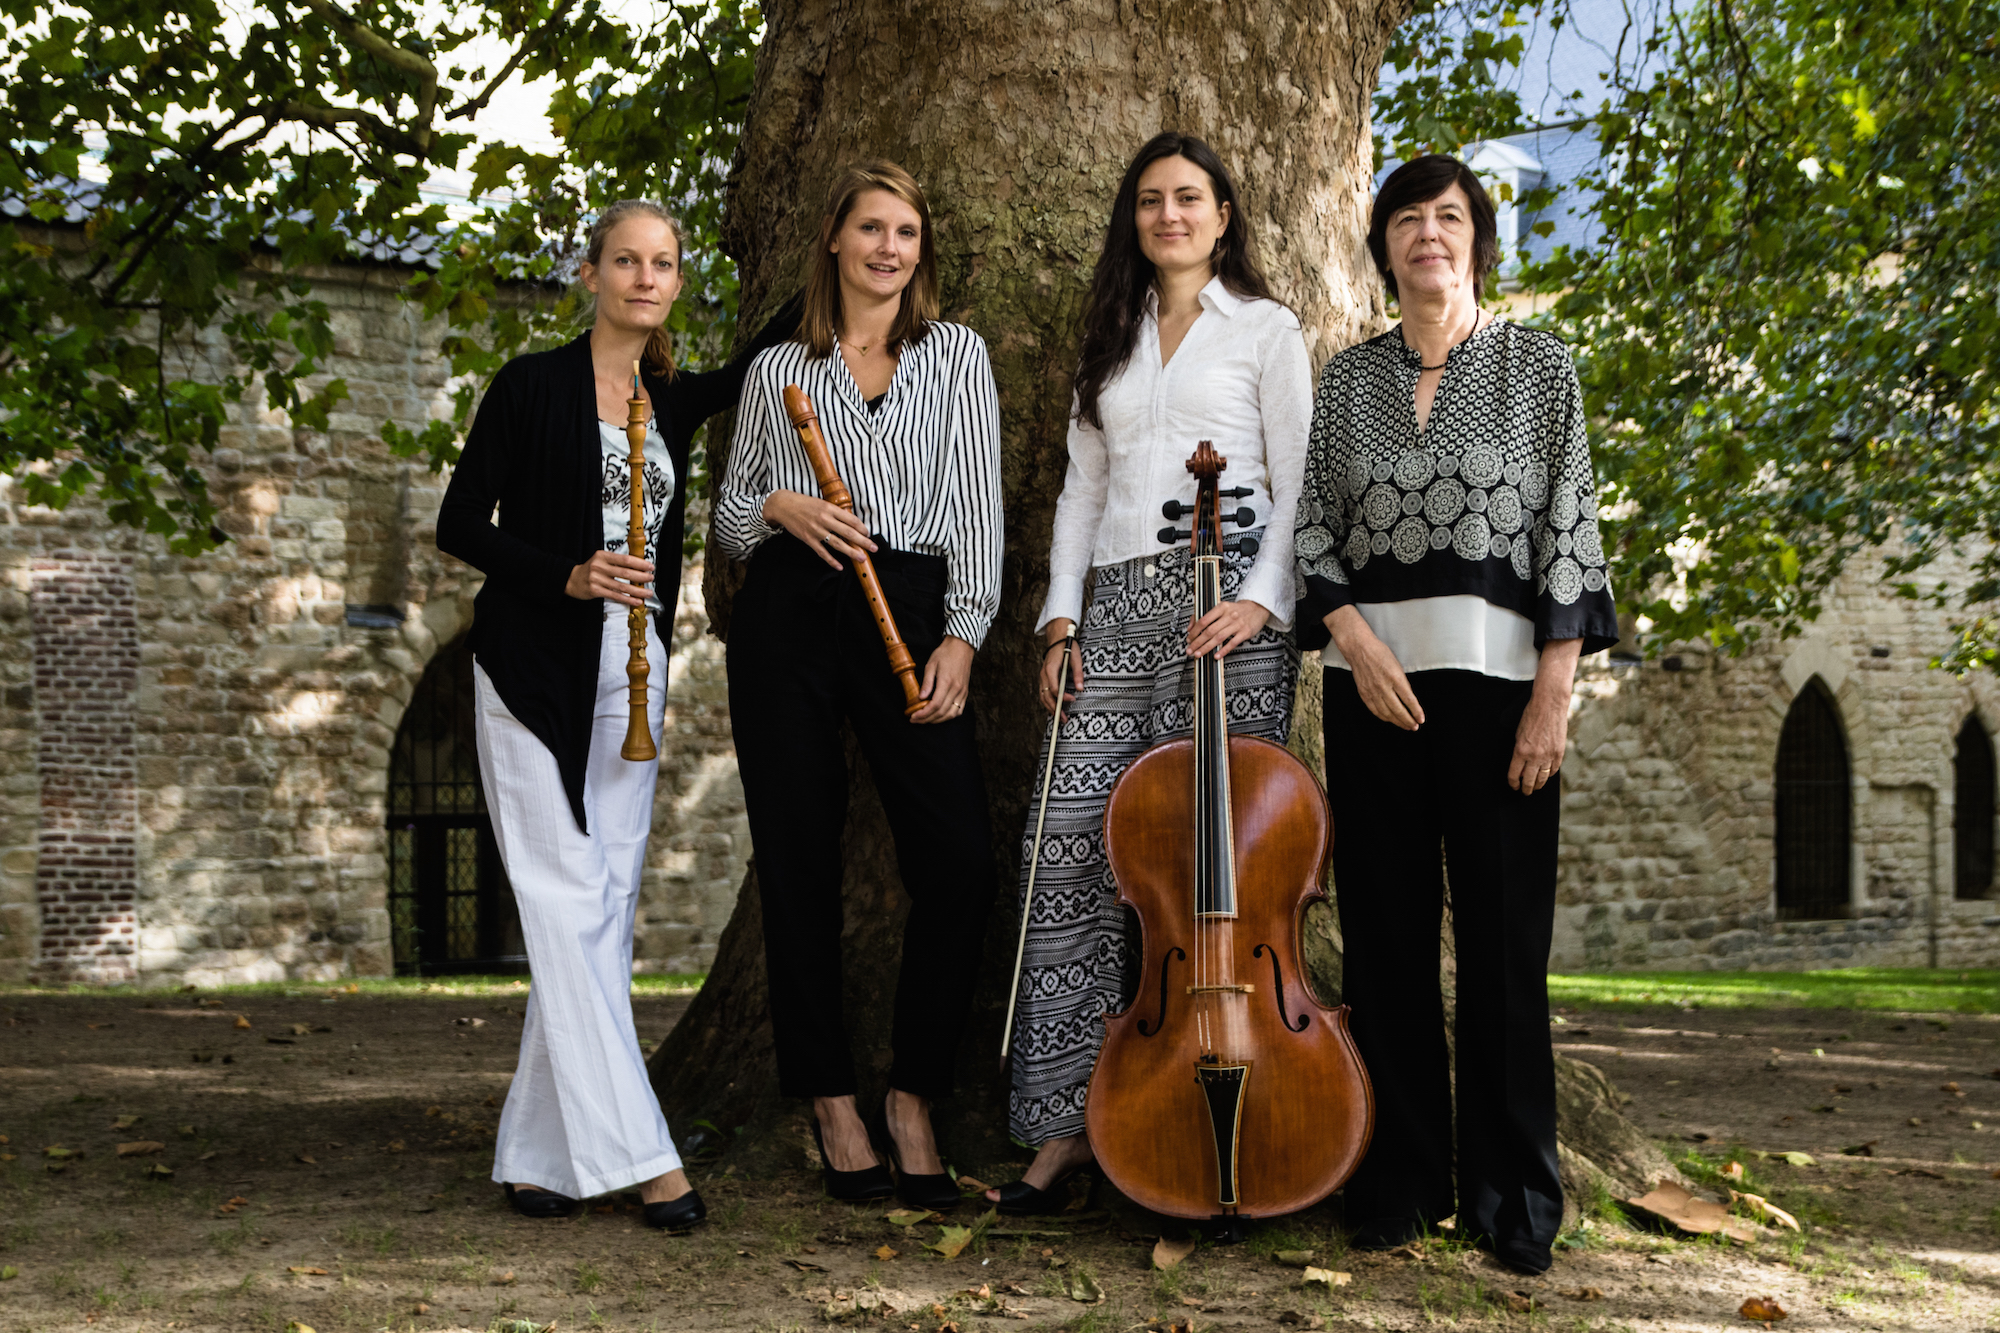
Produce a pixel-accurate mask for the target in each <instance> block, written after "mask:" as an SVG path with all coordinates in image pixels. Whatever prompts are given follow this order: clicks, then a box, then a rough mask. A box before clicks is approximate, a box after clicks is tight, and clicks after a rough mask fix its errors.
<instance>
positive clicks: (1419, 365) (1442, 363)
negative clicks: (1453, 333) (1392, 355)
mask: <svg viewBox="0 0 2000 1333" xmlns="http://www.w3.org/2000/svg"><path fill="white" fill-rule="evenodd" d="M1485 313H1486V312H1485V311H1484V310H1478V311H1474V312H1473V315H1472V333H1477V332H1479V317H1480V316H1481V315H1484V314H1485ZM1472 333H1468V334H1466V335H1465V336H1464V337H1463V338H1461V339H1459V340H1458V346H1459V347H1463V346H1465V345H1466V344H1467V343H1469V342H1471V341H1472ZM1456 350H1457V348H1454V349H1453V351H1456ZM1450 364H1451V353H1450V352H1447V353H1445V358H1444V360H1442V361H1440V362H1438V363H1437V364H1436V365H1434V366H1427V365H1425V364H1424V359H1423V357H1422V356H1419V357H1418V358H1417V369H1418V370H1443V369H1444V368H1445V367H1446V366H1448V365H1450Z"/></svg>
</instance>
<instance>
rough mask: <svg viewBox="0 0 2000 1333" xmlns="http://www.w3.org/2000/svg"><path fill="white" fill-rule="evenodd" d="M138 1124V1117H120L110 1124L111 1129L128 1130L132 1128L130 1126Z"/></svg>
mask: <svg viewBox="0 0 2000 1333" xmlns="http://www.w3.org/2000/svg"><path fill="white" fill-rule="evenodd" d="M138 1123H139V1117H138V1116H136V1115H121V1116H119V1117H118V1118H117V1119H116V1120H114V1121H112V1122H111V1128H113V1129H130V1128H132V1126H134V1125H136V1124H138Z"/></svg>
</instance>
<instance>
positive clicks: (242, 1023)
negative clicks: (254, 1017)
mask: <svg viewBox="0 0 2000 1333" xmlns="http://www.w3.org/2000/svg"><path fill="white" fill-rule="evenodd" d="M236 1026H237V1027H239V1028H247V1027H249V1026H250V1020H249V1019H247V1018H245V1017H244V1016H243V1015H241V1014H238V1015H236Z"/></svg>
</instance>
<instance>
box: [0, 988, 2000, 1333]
mask: <svg viewBox="0 0 2000 1333" xmlns="http://www.w3.org/2000/svg"><path fill="white" fill-rule="evenodd" d="M524 998H525V997H523V996H515V997H510V996H508V995H505V994H500V995H490V996H482V997H479V998H470V999H469V998H465V997H463V996H438V995H415V996H410V997H400V996H398V997H384V996H371V995H349V994H345V993H332V992H329V991H327V990H324V989H318V990H301V991H300V992H298V993H296V994H292V995H285V996H276V995H271V996H256V997H254V998H242V997H235V998H227V999H223V1000H221V1001H220V1002H210V1003H203V1002H202V1001H201V997H199V996H192V995H182V994H169V995H161V994H155V995H150V996H149V995H144V994H134V993H131V992H125V993H118V994H106V995H53V994H33V993H15V994H0V1135H5V1136H6V1137H5V1139H4V1141H0V1157H4V1158H5V1159H7V1160H4V1161H0V1329H7V1330H14V1329H37V1330H41V1329H81V1328H84V1327H86V1326H89V1327H91V1328H93V1329H103V1330H111V1329H116V1330H148V1331H151V1330H162V1329H174V1328H181V1329H208V1328H227V1329H257V1330H267V1331H268V1333H283V1331H284V1330H285V1329H286V1327H287V1325H288V1324H290V1323H291V1322H293V1321H296V1322H298V1323H299V1324H302V1325H305V1326H308V1327H311V1328H314V1329H317V1330H319V1333H335V1331H336V1330H376V1329H396V1330H406V1329H407V1330H445V1329H487V1328H490V1327H500V1328H502V1329H506V1328H508V1321H515V1320H526V1321H533V1323H534V1324H536V1325H542V1324H546V1323H548V1322H549V1321H557V1325H558V1329H559V1330H563V1331H565V1333H566V1331H567V1330H570V1329H581V1328H588V1327H592V1326H597V1327H603V1328H610V1329H664V1330H709V1329H731V1330H737V1329H742V1330H749V1329H759V1330H774V1331H775V1330H786V1329H809V1328H817V1327H822V1326H824V1324H825V1323H826V1322H827V1321H838V1322H842V1323H850V1324H865V1325H869V1326H872V1327H874V1328H878V1329H883V1330H893V1331H895V1333H908V1330H917V1333H937V1331H938V1330H939V1329H941V1328H943V1329H946V1330H951V1329H956V1330H957V1333H971V1331H972V1330H999V1329H1024V1330H1025V1329H1036V1328H1041V1329H1056V1328H1064V1329H1070V1330H1076V1333H1114V1331H1115V1333H1128V1331H1130V1330H1136V1329H1142V1328H1146V1327H1148V1326H1149V1325H1151V1326H1152V1327H1154V1328H1157V1329H1166V1328H1170V1327H1172V1326H1173V1325H1174V1324H1176V1323H1180V1324H1181V1325H1182V1326H1183V1327H1191V1328H1192V1329H1196V1330H1207V1329H1227V1328H1257V1329H1287V1328H1299V1329H1308V1330H1310V1329H1332V1330H1343V1329H1361V1328H1373V1329H1416V1328H1427V1327H1430V1326H1433V1325H1440V1324H1442V1325H1452V1326H1456V1327H1467V1328H1494V1329H1500V1328H1523V1329H1531V1328H1532V1329H1543V1328H1546V1329H1557V1330H1570V1329H1574V1330H1577V1333H1598V1331H1603V1333H1611V1331H1612V1330H1649V1331H1650V1330H1681V1329H1718V1328H1726V1327H1747V1326H1748V1325H1747V1324H1746V1321H1744V1320H1743V1319H1742V1318H1740V1317H1739V1315H1738V1314H1737V1311H1738V1309H1739V1307H1740V1306H1741V1305H1742V1303H1743V1302H1744V1300H1745V1299H1746V1298H1748V1297H1752V1296H1758V1297H1769V1298H1773V1299H1775V1300H1776V1301H1777V1302H1778V1303H1779V1304H1780V1305H1781V1306H1782V1307H1783V1308H1784V1309H1785V1310H1786V1311H1787V1312H1789V1316H1790V1317H1789V1318H1788V1319H1787V1320H1786V1322H1785V1324H1784V1328H1786V1329H1787V1330H1816V1329H1842V1330H1846V1329H1855V1330H1861V1329H1871V1330H1872V1329H1885V1330H1886V1329H1951V1330H1965V1329H1972V1330H1980V1329H1984V1330H2000V1178H1996V1176H2000V1081H1995V1077H1994V1075H1996V1073H2000V1071H1996V1068H1995V1067H1996V1065H2000V1042H1996V1040H1995V1038H1996V1037H2000V1018H1995V1017H1990V1016H1989V1017H1966V1016H1962V1015H1960V1016H1952V1017H1950V1018H1949V1019H1946V1018H1942V1017H1940V1018H1938V1019H1937V1020H1935V1021H1932V1020H1927V1019H1926V1018H1924V1017H1922V1016H1909V1015H1895V1014H1884V1013H1859V1012H1852V1011H1839V1010H1823V1009H1822V1010H1811V1011H1799V1012H1769V1011H1766V1012H1756V1011H1750V1012H1745V1011H1727V1012H1723V1011H1709V1012H1705V1011H1700V1010H1694V1011H1683V1010H1677V1009H1673V1008H1661V1009H1657V1010H1646V1011H1642V1012H1639V1013H1624V1014H1610V1013H1587V1012H1568V1013H1564V1014H1563V1015H1562V1018H1563V1022H1562V1023H1561V1024H1559V1025H1558V1026H1556V1027H1555V1028H1554V1029H1553V1030H1554V1032H1555V1040H1556V1042H1557V1044H1558V1045H1559V1046H1560V1047H1561V1048H1563V1049H1565V1050H1567V1051H1569V1052H1571V1053H1573V1054H1575V1055H1577V1056H1578V1057H1580V1058H1582V1059H1585V1060H1589V1061H1591V1062H1592V1063H1595V1064H1597V1065H1599V1066H1600V1067H1602V1068H1603V1069H1604V1070H1605V1071H1606V1072H1607V1073H1609V1074H1610V1076H1611V1078H1612V1079H1613V1080H1614V1081H1615V1082H1616V1083H1617V1084H1618V1086H1619V1087H1620V1088H1621V1089H1622V1090H1623V1091H1624V1092H1625V1093H1626V1094H1628V1095H1629V1096H1630V1098H1631V1102H1630V1105H1629V1106H1628V1107H1627V1112H1628V1113H1629V1114H1630V1115H1632V1116H1633V1117H1634V1118H1635V1119H1636V1120H1637V1121H1638V1122H1639V1123H1640V1124H1642V1125H1643V1126H1645V1127H1646V1128H1647V1129H1648V1130H1649V1131H1650V1132H1652V1133H1653V1134H1654V1135H1656V1136H1657V1137H1658V1138H1659V1139H1661V1140H1662V1141H1663V1143H1664V1144H1665V1145H1666V1147H1667V1149H1668V1151H1669V1153H1671V1154H1672V1155H1674V1156H1675V1157H1677V1158H1681V1157H1682V1156H1683V1155H1684V1154H1694V1156H1692V1157H1689V1158H1687V1159H1686V1161H1687V1166H1688V1169H1689V1170H1690V1171H1691V1173H1694V1174H1696V1175H1697V1176H1698V1177H1700V1178H1705V1179H1707V1180H1709V1181H1711V1182H1713V1180H1714V1179H1715V1177H1713V1176H1712V1175H1705V1176H1704V1175H1703V1173H1705V1172H1708V1171H1710V1170H1711V1169H1712V1168H1713V1167H1719V1166H1721V1165H1723V1164H1725V1163H1726V1162H1728V1161H1730V1160H1738V1161H1741V1162H1742V1163H1743V1164H1744V1166H1745V1167H1746V1168H1747V1169H1748V1172H1749V1176H1750V1183H1749V1184H1748V1185H1747V1186H1739V1187H1743V1188H1748V1189H1751V1190H1754V1191H1755V1192H1758V1193H1763V1194H1767V1195H1768V1196H1770V1198H1771V1199H1772V1201H1773V1202H1775V1203H1777V1204H1779V1205H1780V1206H1782V1207H1784V1208H1786V1209H1789V1210H1790V1211H1791V1212H1793V1213H1795V1214H1797V1215H1798V1217H1799V1218H1800V1220H1801V1221H1802V1222H1803V1223H1804V1225H1805V1231H1804V1232H1803V1234H1801V1235H1797V1236H1794V1235H1792V1234H1791V1233H1779V1232H1775V1231H1774V1232H1772V1233H1770V1238H1769V1239H1766V1240H1762V1241H1759V1242H1758V1243H1756V1244H1755V1245H1753V1246H1747V1247H1735V1246H1729V1245H1726V1244H1718V1243H1716V1242H1714V1241H1708V1240H1704V1241H1683V1240H1675V1239H1670V1238H1668V1237H1666V1236H1662V1235H1659V1234H1656V1233H1654V1232H1651V1231H1648V1230H1645V1229H1642V1228H1638V1227H1635V1226H1632V1225H1630V1224H1629V1223H1628V1222H1626V1221H1625V1220H1624V1219H1623V1216H1622V1214H1620V1213H1619V1211H1618V1210H1617V1209H1616V1208H1615V1207H1611V1206H1609V1205H1608V1204H1607V1203H1606V1202H1605V1201H1602V1200H1600V1201H1598V1204H1597V1207H1596V1209H1595V1212H1594V1215H1591V1216H1588V1217H1587V1219H1586V1221H1585V1223H1584V1224H1582V1225H1581V1226H1579V1227H1578V1228H1577V1229H1576V1230H1574V1231H1572V1232H1570V1233H1568V1234H1567V1235H1566V1236H1565V1237H1564V1239H1563V1241H1562V1243H1561V1248H1560V1249H1559V1252H1558V1258H1557V1262H1556V1265H1555V1267H1554V1268H1553V1269H1552V1270H1551V1271H1550V1272H1549V1273H1548V1274H1546V1275H1544V1276H1542V1277H1540V1278H1532V1279H1530V1278H1523V1277H1520V1276H1518V1275H1516V1274H1513V1273H1510V1272H1508V1271H1506V1270H1504V1269H1501V1268H1499V1267H1497V1266H1495V1265H1494V1264H1493V1263H1492V1261H1491V1260H1489V1259H1487V1258H1486V1257H1485V1256H1483V1255H1481V1254H1479V1253H1478V1252H1476V1251H1469V1250H1467V1249H1465V1248H1464V1247H1463V1246H1461V1245H1458V1244H1456V1243H1455V1242H1454V1241H1453V1240H1452V1239H1451V1238H1450V1236H1449V1235H1448V1234H1447V1235H1443V1236H1440V1237H1439V1238H1438V1239H1437V1240H1434V1241H1432V1242H1429V1243H1427V1244H1425V1245H1421V1246H1418V1247H1414V1248H1413V1249H1411V1250H1409V1251H1407V1252H1403V1253H1397V1254H1391V1255H1364V1254H1359V1253H1352V1252H1346V1251H1345V1250H1344V1247H1343V1245H1342V1243H1341V1239H1340V1236H1341V1232H1340V1230H1339V1226H1338V1211H1337V1205H1335V1206H1333V1207H1329V1208H1322V1209H1317V1210H1315V1211H1313V1212H1311V1213H1308V1214H1305V1215H1302V1216H1299V1217H1295V1218H1290V1219H1285V1220H1283V1221H1280V1222H1276V1223H1269V1224H1259V1225H1258V1226H1257V1227H1256V1228H1255V1229H1254V1231H1253V1234H1252V1236H1251V1238H1250V1240H1249V1241H1248V1242H1247V1243H1244V1244H1241V1245H1235V1246H1229V1247H1214V1246H1203V1247H1201V1248H1200V1249H1198V1250H1196V1252H1195V1253H1194V1254H1193V1255H1192V1256H1191V1257H1189V1258H1188V1259H1187V1260H1185V1261H1184V1262H1183V1263H1181V1264H1180V1265H1179V1266H1178V1267H1176V1268H1173V1269H1171V1270H1169V1271H1155V1270H1153V1269H1152V1267H1151V1259H1152V1254H1153V1246H1154V1243H1155V1241H1156V1239H1157V1238H1158V1237H1159V1235H1160V1234H1161V1233H1162V1232H1163V1231H1165V1232H1166V1233H1168V1234H1172V1235H1180V1234H1183V1233H1181V1232H1180V1231H1179V1230H1178V1228H1177V1227H1176V1226H1175V1225H1173V1224H1166V1225H1163V1224H1162V1223H1161V1221H1160V1220H1159V1219H1156V1218H1152V1217H1150V1216H1149V1215H1147V1214H1144V1213H1141V1212H1138V1211H1136V1210H1134V1209H1132V1208H1131V1207H1130V1206H1129V1205H1125V1204H1123V1203H1122V1201H1121V1200H1119V1199H1117V1198H1116V1197H1115V1196H1113V1195H1112V1193H1111V1191H1109V1190H1108V1189H1100V1190H1099V1191H1098V1194H1097V1197H1096V1201H1095V1203H1093V1204H1092V1205H1091V1206H1090V1207H1089V1208H1088V1209H1087V1210H1086V1211H1082V1212H1079V1213H1075V1214H1072V1215H1070V1216H1067V1217H1065V1218H1063V1219H1061V1220H1056V1221H1041V1220H1036V1221H1020V1220H1011V1219H1000V1220H998V1221H996V1222H994V1223H992V1224H991V1225H990V1226H989V1227H987V1228H986V1229H984V1230H981V1231H979V1232H978V1233H977V1234H976V1235H975V1237H974V1238H973V1239H972V1240H971V1242H970V1243H969V1244H968V1245H967V1246H966V1247H965V1249H964V1251H963V1252H962V1253H961V1254H960V1255H958V1257H956V1258H953V1259H945V1258H943V1257H942V1256H941V1255H939V1254H938V1253H936V1252H934V1251H932V1250H930V1249H927V1248H926V1247H927V1246H930V1245H932V1244H935V1243H937V1242H938V1241H939V1239H940V1238H941V1237H942V1236H944V1235H945V1233H944V1232H943V1230H942V1227H941V1226H940V1225H938V1224H937V1223H934V1222H931V1223H919V1224H917V1225H915V1226H913V1227H908V1228H905V1227H901V1226H898V1225H896V1224H894V1223H892V1222H890V1221H888V1220H885V1217H884V1213H885V1211H886V1210H884V1209H880V1208H877V1209H856V1208H849V1207H845V1206H842V1205H838V1204H835V1203H832V1202H831V1201H828V1200H826V1199H825V1198H824V1197H823V1196H822V1195H821V1193H820V1190H819V1188H818V1183H817V1179H816V1177H814V1176H811V1175H807V1174H803V1173H801V1174H798V1175H795V1176H792V1177H789V1178H784V1179H779V1180H760V1181H743V1180H739V1179H735V1178H734V1177H733V1176H732V1175H729V1174H721V1175H718V1174H715V1173H714V1171H713V1169H712V1168H711V1169H707V1170H705V1169H704V1168H702V1167H701V1166H699V1165H697V1166H696V1168H695V1174H696V1177H697V1180H698V1183H699V1184H700V1186H701V1189H702V1192H703V1194H704V1196H705V1197H706V1198H707V1199H708V1201H709V1206H710V1209H711V1217H712V1218H713V1221H712V1222H711V1224H710V1225H709V1226H708V1227H707V1228H705V1229H703V1230H701V1231H698V1232H696V1233H694V1234H692V1235H687V1236H666V1235H661V1234H659V1233H656V1232H651V1231H647V1230H645V1229H644V1228H643V1227H641V1226H640V1225H639V1219H638V1217H637V1215H636V1210H635V1209H633V1208H632V1207H630V1206H629V1205H628V1204H621V1203H619V1202H616V1201H609V1200H599V1201H597V1203H598V1206H597V1207H596V1208H595V1209H594V1210H593V1211H589V1212H586V1213H584V1214H582V1215H581V1216H579V1217H577V1218H575V1219H573V1220H570V1221H567V1222H545V1221H529V1220H527V1219H523V1218H519V1217H516V1216H514V1215H513V1214H511V1213H510V1212H509V1211H507V1209H506V1207H505V1205H504V1203H503V1201H502V1199H501V1196H500V1192H499V1190H498V1188H497V1187H496V1186H493V1185H492V1184H490V1183H488V1180H487V1176H488V1171H489V1168H490V1165H491V1141H492V1127H493V1125H494V1123H495V1122H496V1120H497V1118H498V1115H499V1111H498V1106H499V1103H500V1099H501V1097H502V1095H503V1094H504V1092H505V1090H506V1086H507V1081H508V1077H509V1073H510V1071H511V1069H512V1066H513V1060H514V1050H515V1044H516V1041H517V1039H518V1036H519V1030H520V1023H521V1010H522V1001H523V999H524ZM635 1003H636V1005H637V1008H638V1013H639V1027H640V1031H641V1032H642V1033H643V1034H647V1035H649V1036H652V1037H657V1036H660V1035H663V1034H664V1033H665V1032H666V1031H667V1029H668V1027H669V1026H670V1025H671V1023H672V1022H673V1020H674V1019H675V1018H676V1017H677V1016H678V1015H679V1013H680V1011H681V1010H682V1009H683V1008H684V1007H685V1005H686V1003H687V1001H686V1000H685V999H684V998H658V997H640V998H639V999H638V1000H636V1001H635ZM239 1015H240V1016H241V1021H239V1017H238V1016H239ZM246 1023H247V1026H245V1024H246ZM1954 1085H1955V1087H1954ZM676 1128H677V1130H679V1131H680V1132H682V1133H683V1134H685V1133H686V1132H687V1129H688V1127H680V1126H677V1127H676ZM135 1143H136V1144H140V1145H145V1144H148V1143H150V1144H156V1145H159V1147H158V1148H157V1150H148V1149H146V1148H144V1147H143V1146H142V1147H141V1148H140V1149H139V1150H137V1151H134V1152H132V1153H131V1154H130V1155H124V1156H121V1155H120V1150H119V1145H121V1144H126V1145H131V1144H135ZM56 1149H60V1150H64V1151H66V1152H68V1153H70V1154H72V1155H70V1156H61V1155H56V1156H51V1155H50V1153H51V1150H56ZM1864 1149H1865V1153H1866V1154H1872V1155H1843V1150H1850V1151H1853V1150H1864ZM1749 1150H1765V1151H1774V1152H1776V1151H1802V1152H1805V1153H1808V1154H1810V1155H1811V1156H1812V1157H1813V1158H1814V1159H1815V1164H1814V1165H1810V1166H1793V1165H1790V1164H1788V1163H1786V1162H1784V1161H1782V1160H1779V1159H1775V1158H1764V1157H1753V1156H1750V1155H1749ZM1025 1160H1026V1154H1025V1153H1023V1154H1020V1160H1019V1161H1013V1162H992V1163H971V1164H960V1165H961V1167H962V1169H966V1170H969V1171H970V1172H971V1173H972V1174H974V1175H976V1176H978V1177H980V1178H982V1179H985V1180H988V1181H995V1180H1004V1179H1009V1178H1011V1177H1012V1176H1013V1175H1015V1174H1017V1173H1018V1171H1019V1169H1020V1167H1021V1165H1023V1164H1024V1163H1025ZM162 1168H164V1169H165V1170H166V1171H168V1172H170V1173H171V1174H161V1169H162ZM1591 1211H1592V1210H1591V1209H1589V1208H1588V1207H1587V1208H1586V1212H1587V1213H1590V1212H1591ZM979 1217H980V1212H979V1211H978V1210H976V1209H974V1208H973V1207H971V1206H970V1205H963V1206H961V1208H960V1209H959V1216H957V1217H955V1218H952V1219H950V1220H951V1221H953V1222H956V1223H958V1224H960V1225H963V1226H973V1225H974V1224H975V1223H976V1222H977V1221H978V1220H979ZM1299 1250H1309V1251H1312V1252H1313V1254H1312V1258H1311V1260H1310V1262H1311V1263H1312V1264H1313V1265H1314V1266H1316V1267H1323V1268H1326V1269H1329V1270H1334V1271H1336V1272H1338V1273H1345V1274H1349V1275H1351V1276H1350V1278H1349V1280H1348V1281H1346V1282H1345V1283H1344V1284H1341V1285H1332V1286H1330V1285H1327V1284H1324V1283H1318V1282H1315V1283H1311V1284H1307V1283H1305V1282H1304V1281H1303V1280H1302V1279H1304V1278H1305V1276H1306V1273H1305V1272H1304V1271H1302V1270H1301V1269H1300V1268H1296V1267H1289V1266H1287V1265H1286V1264H1285V1263H1282V1262H1280V1261H1279V1260H1278V1259H1277V1258H1275V1257H1274V1256H1275V1255H1276V1253H1277V1252H1280V1251H1285V1252H1290V1251H1299ZM1296 1261H1297V1260H1296V1259H1295V1260H1294V1262H1296ZM1336 1281H1337V1279H1336ZM514 1330H515V1333H526V1330H525V1329H523V1328H521V1327H520V1326H519V1325H514Z"/></svg>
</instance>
